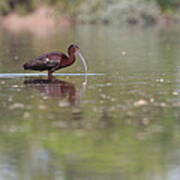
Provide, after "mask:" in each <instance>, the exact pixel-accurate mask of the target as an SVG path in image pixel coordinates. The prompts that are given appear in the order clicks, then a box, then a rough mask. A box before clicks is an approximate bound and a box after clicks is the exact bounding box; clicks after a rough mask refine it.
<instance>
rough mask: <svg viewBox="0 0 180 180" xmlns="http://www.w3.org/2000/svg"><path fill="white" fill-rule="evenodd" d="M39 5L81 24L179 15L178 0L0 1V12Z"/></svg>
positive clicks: (25, 10) (137, 21) (28, 9)
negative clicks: (74, 19)
mask: <svg viewBox="0 0 180 180" xmlns="http://www.w3.org/2000/svg"><path fill="white" fill-rule="evenodd" d="M42 6H49V7H53V8H54V9H55V12H56V15H58V14H59V15H68V16H70V17H73V18H76V19H77V20H78V21H80V22H83V23H102V22H103V23H109V22H111V23H118V22H124V21H125V22H129V23H131V24H155V23H156V21H157V20H158V17H159V15H161V14H162V13H163V14H167V13H169V12H171V13H170V14H171V15H173V14H174V15H176V14H178V10H179V7H180V2H179V0H133V1H127V0H103V1H102V0H44V1H43V0H38V1H37V0H0V13H1V15H7V14H9V13H11V12H13V11H15V12H18V13H20V14H27V13H31V12H32V11H34V10H36V9H37V8H39V7H42Z"/></svg>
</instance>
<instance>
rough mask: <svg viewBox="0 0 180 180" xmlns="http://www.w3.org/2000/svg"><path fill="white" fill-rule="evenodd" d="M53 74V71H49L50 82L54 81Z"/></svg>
mask: <svg viewBox="0 0 180 180" xmlns="http://www.w3.org/2000/svg"><path fill="white" fill-rule="evenodd" d="M52 73H53V71H51V70H49V71H48V80H52V79H53V75H52Z"/></svg>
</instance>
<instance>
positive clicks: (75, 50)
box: [68, 44, 87, 73]
mask: <svg viewBox="0 0 180 180" xmlns="http://www.w3.org/2000/svg"><path fill="white" fill-rule="evenodd" d="M79 50H80V48H79V46H78V45H76V44H71V45H70V46H69V47H68V54H69V56H72V55H78V56H79V57H80V60H81V62H82V63H83V65H84V69H85V72H86V73H87V63H86V61H85V59H84V57H83V56H82V54H81V53H80V52H79Z"/></svg>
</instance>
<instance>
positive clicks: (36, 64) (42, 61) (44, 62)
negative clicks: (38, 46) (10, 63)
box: [25, 52, 67, 70]
mask: <svg viewBox="0 0 180 180" xmlns="http://www.w3.org/2000/svg"><path fill="white" fill-rule="evenodd" d="M63 58H67V56H66V55H65V54H63V53H59V52H52V53H48V54H43V55H42V56H39V57H37V58H35V59H33V60H30V61H29V62H28V63H26V64H25V65H26V66H27V67H28V68H27V69H32V70H50V69H52V68H53V67H56V66H57V65H59V64H60V63H61V61H62V59H63Z"/></svg>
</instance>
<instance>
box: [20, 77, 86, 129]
mask: <svg viewBox="0 0 180 180" xmlns="http://www.w3.org/2000/svg"><path fill="white" fill-rule="evenodd" d="M24 84H26V85H28V86H30V87H32V88H33V89H35V90H38V91H39V92H40V93H41V94H42V95H43V96H46V97H50V98H51V99H52V98H55V99H57V100H58V101H59V107H60V108H61V107H66V106H71V107H72V109H71V113H72V117H71V118H70V119H69V121H66V122H65V123H66V124H67V127H68V128H81V127H82V121H83V113H82V111H81V107H80V103H81V99H82V97H83V95H84V92H85V90H86V85H87V79H85V82H84V83H83V84H82V85H83V87H82V88H81V89H79V88H76V87H75V85H74V84H73V83H70V82H66V81H62V80H59V79H55V78H53V79H51V80H49V79H27V80H25V81H24ZM64 99H67V100H66V101H64Z"/></svg>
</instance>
